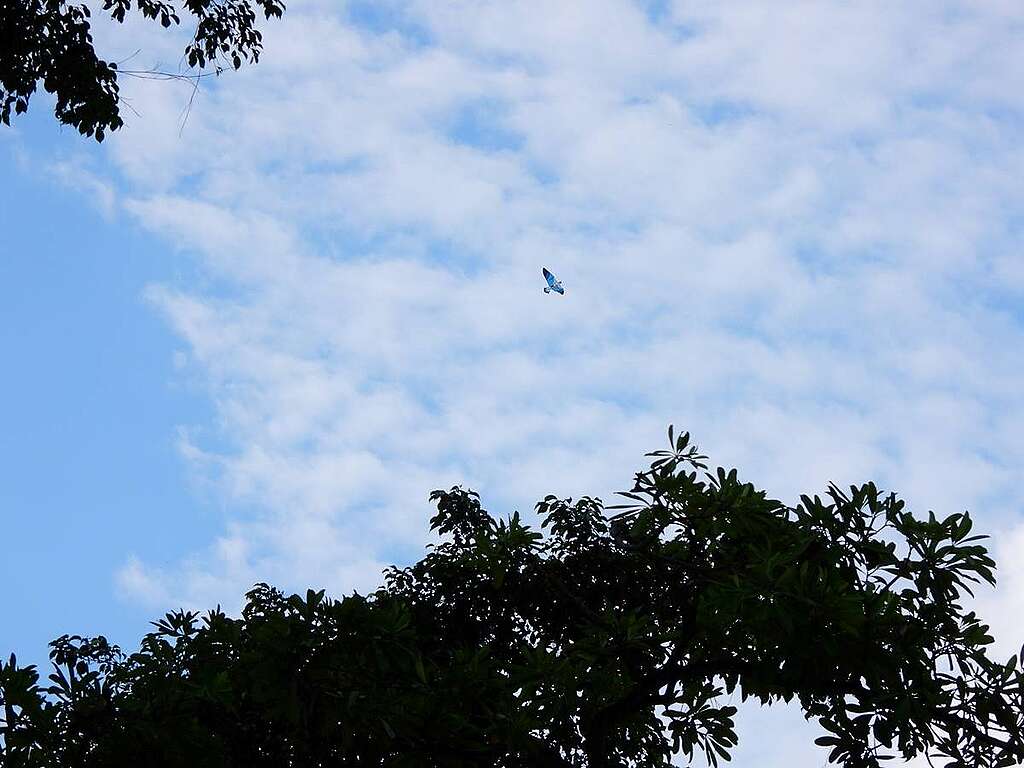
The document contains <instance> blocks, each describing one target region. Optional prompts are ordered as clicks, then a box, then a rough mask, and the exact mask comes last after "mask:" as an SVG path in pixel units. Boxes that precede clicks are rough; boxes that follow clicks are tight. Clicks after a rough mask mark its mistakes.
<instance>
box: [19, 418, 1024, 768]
mask: <svg viewBox="0 0 1024 768" xmlns="http://www.w3.org/2000/svg"><path fill="white" fill-rule="evenodd" d="M669 443H670V449H669V450H665V451H657V452H655V453H653V454H649V455H650V456H653V457H654V462H653V464H652V465H651V467H650V469H649V470H647V471H644V472H641V473H638V474H637V475H636V483H635V485H634V487H633V489H632V490H631V491H630V492H628V493H626V494H624V495H625V496H626V497H628V499H629V502H630V506H627V507H616V508H610V509H615V510H616V512H615V514H614V515H613V516H611V517H609V516H607V515H606V514H605V508H604V507H603V505H602V503H601V501H600V500H599V499H592V498H586V497H585V498H582V499H579V500H578V501H576V502H572V500H571V499H570V500H559V499H557V498H555V497H553V496H548V497H547V498H546V499H544V500H543V501H542V502H540V503H539V504H538V505H537V511H538V512H539V513H540V515H541V517H542V520H543V523H542V526H541V530H534V529H533V528H531V527H530V526H528V525H526V524H524V523H523V521H522V520H521V519H520V517H519V515H518V513H516V514H513V515H512V516H511V517H508V518H506V519H501V520H496V519H495V518H493V517H492V516H491V515H489V514H488V513H487V512H486V511H485V510H483V509H482V508H481V505H480V501H479V498H478V497H477V495H476V494H475V493H473V492H470V491H465V490H462V489H460V488H458V487H456V488H452V489H451V490H449V491H435V492H434V493H433V494H432V496H431V499H432V501H433V502H435V503H436V507H437V512H436V514H435V515H434V516H433V518H432V520H431V528H432V530H435V531H437V533H438V534H439V535H440V536H441V542H440V543H438V544H436V545H433V546H432V547H431V548H430V549H431V551H430V552H429V553H428V554H427V555H426V556H425V557H424V558H423V559H422V560H420V561H419V562H418V563H416V564H415V565H413V566H411V567H409V568H396V567H393V568H390V569H388V570H387V571H386V572H385V583H384V585H383V586H382V587H381V588H380V589H379V590H378V591H376V592H374V593H373V594H371V595H368V596H361V595H358V594H353V595H351V596H348V597H345V598H344V599H341V600H330V599H326V598H325V597H324V593H323V592H314V591H312V590H310V591H308V592H307V593H306V596H305V597H300V596H299V595H292V596H290V597H286V596H285V595H284V594H283V593H281V592H280V591H278V590H276V589H273V588H271V587H269V586H267V585H265V584H260V585H257V586H256V587H255V588H254V589H253V590H252V591H251V592H249V594H248V596H247V597H248V602H247V605H246V607H245V609H244V610H243V612H242V615H241V617H240V618H231V617H228V616H226V615H225V614H224V613H223V612H221V611H220V610H219V609H216V610H213V611H210V612H209V613H208V614H206V615H205V616H202V617H200V616H199V615H198V614H196V613H191V612H183V611H179V612H176V613H170V614H167V616H166V617H165V618H164V619H162V620H161V621H159V622H156V628H155V631H153V632H151V633H150V634H148V635H147V636H146V637H145V638H144V639H143V641H142V644H141V648H140V650H139V651H138V652H137V653H133V654H131V655H126V654H124V653H122V652H121V651H120V650H119V649H117V648H115V647H113V646H111V645H109V644H108V643H107V641H106V640H104V639H103V638H96V639H85V638H81V637H68V636H65V637H62V638H60V639H59V640H56V641H55V642H54V643H52V644H51V653H50V656H51V659H52V661H53V664H54V668H55V671H54V673H53V674H52V675H50V678H49V679H50V681H51V683H52V684H51V685H48V686H45V687H44V684H41V683H40V681H39V676H38V672H37V671H36V670H35V669H34V668H32V667H26V668H19V667H18V665H17V661H16V659H15V658H14V657H13V656H12V657H11V659H10V662H9V663H5V664H3V665H2V667H0V704H2V712H3V719H2V720H0V723H2V727H0V735H2V739H3V742H4V747H3V750H2V751H0V754H2V756H3V757H2V760H0V765H3V766H11V767H12V768H13V767H14V766H18V767H19V768H21V767H25V768H28V767H30V766H31V767H35V766H40V767H41V766H44V765H45V766H60V767H62V766H89V767H92V766H97V767H99V766H136V765H149V766H349V765H352V766H356V765H386V766H451V767H456V766H524V765H530V766H549V767H551V768H556V767H557V768H569V767H570V766H579V767H582V766H586V767H587V768H599V767H601V768H605V767H608V766H664V765H668V764H669V761H670V759H672V758H673V757H678V756H683V757H685V758H691V757H693V756H694V754H695V752H697V751H700V752H703V753H704V754H705V755H706V758H707V759H708V760H709V761H710V762H711V763H712V764H717V761H718V760H719V759H728V756H729V751H730V749H731V748H732V747H733V746H734V745H735V744H736V743H737V735H736V733H735V731H734V726H733V715H734V714H735V712H736V709H735V708H734V707H731V706H727V705H724V704H722V703H720V698H721V696H722V695H723V693H728V692H732V691H734V690H735V691H738V692H739V693H740V695H741V697H742V699H744V700H746V699H748V698H751V697H753V698H754V699H756V700H758V701H760V702H761V703H769V702H776V701H780V700H781V701H785V702H792V701H794V700H795V702H796V703H797V704H798V705H799V706H800V707H801V708H802V710H803V712H804V713H805V715H806V716H807V718H809V719H810V718H813V719H816V720H817V721H818V723H820V725H821V726H822V728H823V729H824V731H825V735H823V736H822V737H821V738H818V739H817V740H816V743H817V744H819V745H821V746H823V747H826V748H828V757H829V760H830V761H831V762H833V763H838V764H841V765H844V766H848V767H849V768H868V767H870V768H875V767H876V766H879V765H880V764H882V763H881V761H884V760H885V758H886V757H888V756H893V755H895V756H900V757H904V758H911V757H914V756H915V755H921V754H929V755H932V756H941V757H943V758H944V762H943V764H944V765H947V766H955V767H957V768H979V767H995V766H1010V765H1015V764H1017V763H1018V762H1020V761H1021V760H1024V740H1022V738H1021V727H1022V719H1024V709H1022V700H1021V697H1022V693H1021V692H1022V687H1021V684H1022V672H1021V669H1020V667H1019V665H1018V661H1017V659H1016V657H1014V658H1011V659H1010V660H1009V661H1008V662H1006V663H999V662H996V661H993V660H990V659H989V658H988V657H987V656H986V654H985V646H986V645H987V644H989V643H991V642H992V638H991V637H989V635H988V627H987V626H986V625H984V624H982V623H981V621H980V620H979V619H978V617H977V616H975V615H974V614H973V613H965V611H964V609H963V608H962V607H961V605H960V602H959V600H960V596H961V593H962V591H964V590H967V591H969V590H970V587H971V585H972V584H974V583H978V582H980V581H984V582H988V583H994V578H993V568H994V563H993V561H992V560H991V559H990V558H989V557H988V555H987V554H986V550H985V548H984V547H983V546H981V545H980V544H978V543H977V541H978V540H979V539H980V538H983V537H980V536H970V535H969V534H970V532H971V520H970V517H969V516H968V515H967V514H966V513H964V514H954V515H952V516H950V517H947V518H946V519H944V520H940V519H937V518H936V517H935V516H934V515H933V514H931V513H929V515H928V518H927V519H920V518H918V517H915V516H914V515H913V514H911V513H910V512H908V511H907V510H906V509H905V507H904V503H903V502H902V501H900V500H898V499H897V498H896V496H895V495H892V494H888V495H886V494H882V493H880V492H879V490H878V489H877V488H876V487H875V486H874V485H873V484H870V483H868V484H866V485H863V486H860V487H853V488H850V489H849V490H848V491H842V490H840V489H839V488H837V487H835V486H830V487H829V488H828V491H827V493H826V494H825V498H824V499H821V498H818V497H817V496H815V497H813V498H811V497H807V496H804V497H802V498H801V503H800V504H799V505H798V506H797V507H795V508H789V507H786V506H785V505H783V504H781V503H780V502H778V501H773V500H772V499H770V498H768V497H767V496H766V494H765V493H764V492H763V491H758V490H755V489H754V487H753V486H752V485H751V484H748V483H743V482H740V480H738V479H737V473H736V471H735V470H732V471H730V472H726V471H725V470H723V469H718V470H717V471H716V472H714V473H711V472H708V471H707V468H706V466H705V465H704V463H703V459H704V458H705V457H703V456H701V455H699V453H698V452H697V450H696V448H694V447H692V446H690V445H689V435H688V434H684V435H680V436H678V438H677V437H675V436H674V434H673V431H672V429H671V428H670V429H669Z"/></svg>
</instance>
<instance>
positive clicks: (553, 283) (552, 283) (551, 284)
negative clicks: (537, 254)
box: [541, 267, 565, 295]
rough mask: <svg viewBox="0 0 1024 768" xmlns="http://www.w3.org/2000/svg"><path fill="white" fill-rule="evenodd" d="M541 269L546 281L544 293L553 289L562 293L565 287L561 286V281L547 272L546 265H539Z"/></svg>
mask: <svg viewBox="0 0 1024 768" xmlns="http://www.w3.org/2000/svg"><path fill="white" fill-rule="evenodd" d="M541 269H543V270H544V279H545V280H547V281H548V287H547V288H545V289H544V293H551V292H552V291H554V292H555V293H561V294H563V295H564V294H565V288H563V287H562V281H561V280H558V279H556V278H555V276H554V275H552V274H551V273H550V272H548V268H547V267H541Z"/></svg>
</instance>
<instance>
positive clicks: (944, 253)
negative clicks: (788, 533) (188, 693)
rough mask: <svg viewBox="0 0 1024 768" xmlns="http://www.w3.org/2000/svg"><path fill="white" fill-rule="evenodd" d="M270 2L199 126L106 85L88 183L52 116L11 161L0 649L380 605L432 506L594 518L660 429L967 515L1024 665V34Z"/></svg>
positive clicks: (786, 478) (177, 98) (617, 8)
mask: <svg viewBox="0 0 1024 768" xmlns="http://www.w3.org/2000/svg"><path fill="white" fill-rule="evenodd" d="M294 6H295V7H292V8H290V9H289V12H288V13H287V14H286V17H285V19H284V20H283V21H282V22H280V23H276V24H274V25H271V26H270V27H268V28H267V29H266V33H267V36H266V52H265V55H264V58H263V60H262V61H261V63H260V64H259V66H257V67H254V68H250V69H246V70H244V71H242V72H240V73H237V74H232V75H231V76H229V77H224V78H222V79H221V80H220V81H218V82H216V83H211V84H209V85H208V86H204V89H203V91H202V92H201V93H200V95H199V98H198V99H197V101H196V103H195V105H194V106H193V110H192V113H191V115H190V117H189V121H188V124H187V126H186V127H185V129H184V131H179V129H180V125H181V123H180V119H181V114H182V109H183V107H184V105H185V103H186V102H187V97H188V94H187V91H184V90H182V89H179V88H176V87H174V86H173V84H171V85H168V84H154V83H138V82H128V83H125V84H124V87H125V92H126V94H127V95H128V96H129V97H130V98H131V100H132V104H133V106H134V107H135V108H136V109H137V110H138V112H139V113H140V114H139V116H135V115H134V114H133V115H130V116H129V118H128V120H127V123H128V124H127V126H126V128H125V129H124V130H123V131H121V132H119V133H118V134H117V135H115V136H113V137H111V138H110V139H109V140H108V141H107V142H105V143H104V145H103V146H102V147H95V146H92V145H89V144H87V143H85V142H84V141H82V140H81V139H79V138H78V137H77V136H76V135H74V134H73V133H72V132H70V131H64V132H61V131H60V130H59V129H57V128H56V127H55V126H53V125H51V122H52V121H51V119H50V118H49V116H48V115H47V114H46V104H45V101H44V100H43V99H40V100H39V101H38V102H37V103H35V104H33V113H32V114H31V115H30V116H29V117H28V118H27V119H24V120H21V121H20V122H19V123H18V124H17V126H16V128H15V129H13V130H10V131H6V132H5V133H4V134H2V135H0V163H2V169H3V171H4V178H5V179H6V180H7V183H6V184H5V185H4V188H3V190H2V191H0V195H2V198H0V203H2V205H0V222H2V224H3V225H4V232H5V233H6V239H5V241H4V255H3V259H2V260H0V271H2V272H0V278H2V288H0V290H2V291H3V292H4V294H3V295H4V300H3V305H2V309H0V312H2V313H3V316H2V319H3V321H4V322H3V331H2V333H3V341H4V351H5V352H6V361H7V363H8V364H7V366H5V370H9V371H16V372H17V374H16V375H9V376H7V377H4V378H3V379H2V380H0V388H2V390H0V394H2V395H3V400H2V402H3V408H4V411H3V413H4V423H5V425H9V426H7V428H6V429H5V431H4V436H3V437H2V438H0V451H2V459H3V466H4V467H5V469H6V472H5V478H4V482H3V484H2V486H0V505H2V506H0V514H2V516H3V517H2V521H3V524H4V530H5V533H6V532H8V531H11V532H13V535H12V536H11V537H10V539H8V540H10V541H17V542H18V546H17V552H16V553H13V555H12V556H10V557H7V558H5V559H4V561H3V563H2V564H0V568H3V569H4V572H3V575H4V576H5V577H6V583H7V584H14V585H16V586H15V590H14V598H13V602H14V606H13V609H12V610H11V611H10V612H7V613H5V615H4V617H2V618H0V638H2V643H0V646H3V647H0V651H2V650H4V649H6V648H7V647H11V648H14V649H15V650H18V652H19V654H20V655H22V656H23V657H25V658H32V659H39V658H40V657H41V654H42V649H43V648H44V644H45V641H46V640H47V639H50V638H52V637H53V636H56V635H58V634H60V633H62V632H66V631H76V632H94V631H106V632H108V633H109V634H110V635H112V636H113V638H114V639H115V640H119V641H121V642H125V643H130V642H131V641H132V639H134V638H135V637H137V636H138V634H139V632H141V631H142V630H143V629H144V627H145V621H146V620H147V619H149V618H152V617H155V616H157V615H159V614H160V613H162V612H163V611H164V610H167V609H168V608H170V607H174V606H178V605H187V606H194V607H200V608H201V607H208V606H211V605H213V604H215V603H217V602H220V603H222V604H224V605H225V606H226V607H228V608H229V609H231V608H233V607H237V606H238V604H239V601H240V599H241V595H242V593H243V592H244V590H245V589H247V588H248V587H249V586H251V584H252V583H253V582H255V581H257V580H268V581H271V582H273V583H277V584H280V585H282V586H284V587H285V588H291V589H304V588H305V587H307V586H323V587H326V588H328V589H329V590H330V591H332V592H333V593H335V594H337V593H341V592H347V591H351V590H352V589H360V590H365V589H368V588H371V587H372V586H374V585H375V584H376V583H377V581H378V576H379V571H380V568H381V567H382V566H383V565H385V564H387V563H390V562H393V561H396V560H397V561H400V562H402V561H408V560H410V559H411V558H413V557H415V556H416V554H417V553H418V552H420V551H421V547H422V545H423V544H424V543H425V542H426V541H427V540H428V539H427V536H426V520H427V517H428V516H429V506H428V504H427V503H426V497H427V494H428V493H429V492H430V490H432V489H434V488H438V487H446V486H449V485H452V484H454V483H462V484H464V485H468V486H471V487H474V488H476V489H477V490H478V491H480V493H481V495H482V496H483V499H484V502H485V504H486V505H487V506H489V507H490V508H491V509H492V510H493V511H496V512H509V511H511V510H512V509H517V508H518V509H520V510H523V511H526V510H529V509H531V508H532V505H533V503H534V502H535V501H536V500H537V499H539V498H542V497H543V496H544V495H545V494H547V493H556V494H558V495H560V496H569V495H572V496H579V495H581V494H584V493H588V494H591V495H599V496H602V497H604V498H605V499H606V500H607V499H610V498H611V495H612V493H613V492H614V491H616V490H620V489H622V488H625V487H627V486H628V485H629V484H630V481H631V478H632V473H633V471H635V470H636V469H638V468H639V467H640V466H642V464H643V459H642V455H643V453H644V452H645V451H647V450H652V449H654V448H657V447H660V446H661V443H662V441H663V439H664V437H663V436H664V430H665V427H666V426H667V425H668V423H669V422H674V423H675V424H676V426H677V428H682V429H688V430H690V431H691V432H692V433H693V435H694V439H695V440H696V442H697V443H698V444H700V445H701V447H702V448H703V449H704V452H705V453H708V454H710V456H711V458H712V461H714V462H717V463H720V464H723V465H726V466H737V467H739V468H740V471H741V474H743V475H744V476H745V477H746V478H747V479H749V480H751V481H753V482H755V483H757V484H759V485H761V486H763V487H765V488H767V489H768V490H769V491H770V492H771V493H772V494H773V495H774V496H776V497H778V498H782V499H785V500H789V501H795V500H796V498H797V495H798V494H799V493H806V492H810V493H815V492H820V491H821V490H822V489H824V487H825V486H826V484H827V483H828V482H829V481H835V482H838V483H840V484H847V483H853V482H863V481H867V480H875V481H876V482H878V483H879V484H881V485H882V486H884V487H888V488H893V489H895V490H897V491H899V492H900V493H901V495H902V496H903V497H904V498H906V499H907V501H908V504H909V505H910V506H911V507H912V508H914V509H916V510H918V511H921V512H924V511H927V510H928V509H934V510H936V512H937V513H940V514H948V513H951V512H955V511H961V510H963V509H965V508H966V509H970V510H971V511H972V513H973V514H974V515H975V517H976V519H977V521H978V526H979V527H980V528H981V529H983V530H985V531H987V532H992V533H994V534H996V538H995V540H994V542H993V544H994V546H995V548H996V554H997V558H998V559H999V561H1000V563H1001V564H1002V566H1003V567H1002V570H1001V573H1002V582H1001V587H1000V589H999V590H998V591H995V592H993V593H991V594H987V595H983V596H982V598H981V599H980V601H979V607H980V608H982V609H983V610H984V611H987V615H989V616H991V617H992V621H993V624H994V626H995V629H996V633H997V637H998V638H1000V642H1001V645H1000V649H1001V650H1002V649H1006V653H1005V655H1007V656H1008V655H1009V654H1010V653H1011V652H1013V651H1014V650H1016V649H1017V648H1019V646H1020V640H1021V639H1022V638H1024V620H1021V619H1019V618H1017V617H1020V616H1024V566H1021V565H1018V563H1021V562H1024V558H1021V557H1020V555H1021V553H1022V552H1024V517H1022V511H1021V502H1022V501H1024V493H1022V491H1021V489H1020V487H1019V478H1020V476H1021V470H1022V469H1024V443H1022V441H1021V440H1020V437H1019V436H1020V434H1022V433H1024V396H1022V394H1021V388H1020V386H1019V382H1020V381H1021V378H1022V376H1024V356H1022V355H1020V354H1019V349H1020V347H1021V342H1022V341H1024V313H1022V310H1021V307H1022V306H1024V304H1022V302H1024V260H1022V258H1021V227H1020V222H1021V221H1022V220H1024V218H1022V217H1024V192H1022V189H1021V187H1020V183H1019V179H1020V178H1022V177H1024V151H1022V150H1021V146H1024V143H1022V142H1021V140H1020V139H1021V125H1022V117H1024V97H1022V96H1021V94H1024V61H1022V58H1024V54H1022V50H1024V49H1022V48H1021V46H1020V44H1019V33H1017V32H1015V31H1014V29H1015V28H1014V23H1015V19H1016V16H1015V13H1014V6H1013V5H1012V4H1001V3H998V2H992V3H988V4H985V5H983V6H982V5H978V4H966V3H924V2H921V3H916V2H911V3H908V4H899V5H893V4H887V3H881V2H878V3H871V2H869V3H864V4H856V5H852V4H848V3H843V2H834V3H829V2H826V3H820V2H816V3H792V4H789V5H787V6H786V7H785V8H782V9H779V8H774V9H771V10H769V9H768V7H767V6H766V5H765V4H763V3H760V2H759V1H757V0H751V1H750V2H746V1H745V0H735V1H734V2H729V3H717V2H715V3H712V2H707V3H704V2H686V3H675V2H659V3H632V2H627V1H626V0H621V1H620V0H600V1H598V2H587V3H583V2H580V3H575V2H567V3H565V4H563V5H559V6H557V8H554V9H553V8H552V7H551V6H550V4H544V3H534V2H528V1H527V0H523V1H522V2H510V3H477V2H473V3H465V4H462V3H456V4H441V3H436V2H427V1H426V0H414V1H411V2H408V3H385V4H382V5H378V6H376V7H377V8H378V10H376V11H374V12H372V13H371V12H370V11H369V10H368V8H369V6H368V4H366V3H357V4H348V5H345V4H339V3H335V2H328V1H327V0H309V2H304V3H302V4H301V5H300V4H298V3H296V4H294ZM380 8H383V9H384V10H383V11H381V10H379V9H380ZM539 20H543V23H541V22H540V21H539ZM123 32H126V30H113V31H111V30H103V29H101V30H99V39H100V42H101V44H103V45H105V46H108V47H107V48H106V50H108V51H109V52H110V53H109V55H110V57H111V58H120V57H121V56H123V55H128V54H129V53H131V51H132V50H134V49H135V48H138V47H142V48H143V51H144V53H143V54H142V55H141V59H140V61H139V63H140V65H142V66H146V65H149V64H151V63H156V62H159V61H164V62H166V61H174V60H176V59H177V56H178V55H179V54H177V53H176V51H177V48H176V46H177V45H178V44H179V43H180V41H178V40H173V39H168V38H167V37H166V36H164V35H163V34H162V31H161V30H159V29H154V28H153V27H152V26H146V25H142V24H135V25H133V26H132V27H131V28H130V30H127V32H128V33H129V34H127V35H119V33H123ZM179 133H180V135H179ZM541 266H548V267H549V268H551V269H552V270H553V271H554V272H555V273H556V274H557V275H558V276H559V277H560V278H561V279H562V280H563V281H564V282H565V285H566V289H567V293H566V295H565V296H564V297H551V296H546V295H544V294H543V293H542V292H541V288H542V285H543V283H542V280H541V277H540V268H541ZM5 538H6V537H5ZM41 562H55V563H57V565H55V566H54V567H52V568H47V569H43V568H41V567H39V566H37V565H36V563H41ZM44 571H45V575H40V576H39V577H33V578H30V579H29V578H26V577H25V574H26V573H35V572H39V573H43V572H44ZM68 584H73V585H74V587H75V589H76V593H75V596H74V598H73V599H68V598H66V597H63V591H64V590H66V589H67V586H66V585H68ZM742 725H743V730H742V731H741V739H742V740H741V748H740V752H739V753H738V754H737V760H740V762H743V761H757V762H758V764H759V765H767V766H772V765H779V766H782V765H794V766H798V768H805V767H806V768H812V766H813V767H814V768H817V766H818V765H820V763H821V761H822V759H823V755H822V754H820V753H819V751H818V750H817V749H816V748H814V747H813V746H811V747H808V746H807V745H808V744H809V743H810V741H811V739H813V737H814V736H815V735H817V733H816V732H813V726H808V725H805V724H802V723H801V722H800V717H799V715H798V714H795V713H794V712H792V711H787V710H776V711H775V712H774V713H771V714H764V713H754V712H749V713H748V712H745V713H744V721H743V723H742ZM808 729H811V730H808ZM768 734H771V738H766V736H767V735H768Z"/></svg>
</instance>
